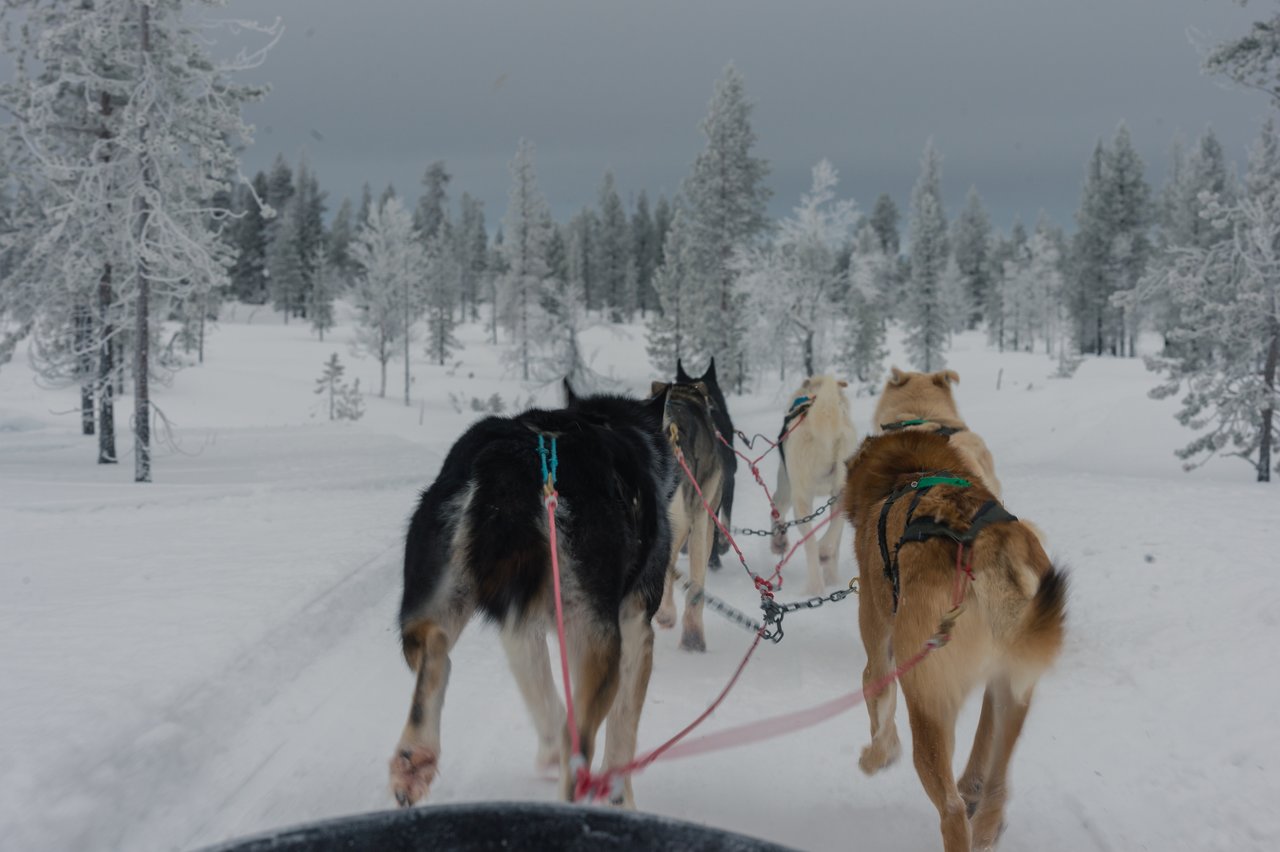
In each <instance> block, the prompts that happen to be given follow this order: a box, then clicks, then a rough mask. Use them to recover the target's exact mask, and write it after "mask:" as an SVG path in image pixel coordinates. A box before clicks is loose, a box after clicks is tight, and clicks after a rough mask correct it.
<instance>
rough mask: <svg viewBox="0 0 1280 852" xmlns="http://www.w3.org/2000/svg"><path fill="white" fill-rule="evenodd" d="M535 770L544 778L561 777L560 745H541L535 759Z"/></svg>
mask: <svg viewBox="0 0 1280 852" xmlns="http://www.w3.org/2000/svg"><path fill="white" fill-rule="evenodd" d="M533 770H534V772H536V773H538V774H539V775H541V776H543V777H551V778H559V777H560V744H559V743H558V742H557V743H539V744H538V756H537V757H536V758H535V759H534V762H533Z"/></svg>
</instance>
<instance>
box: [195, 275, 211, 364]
mask: <svg viewBox="0 0 1280 852" xmlns="http://www.w3.org/2000/svg"><path fill="white" fill-rule="evenodd" d="M208 313H209V295H208V294H207V293H206V294H205V295H203V296H201V297H200V338H199V341H198V343H197V350H196V351H197V357H198V358H199V359H200V363H201V364H203V363H204V321H205V317H206V316H207V315H208Z"/></svg>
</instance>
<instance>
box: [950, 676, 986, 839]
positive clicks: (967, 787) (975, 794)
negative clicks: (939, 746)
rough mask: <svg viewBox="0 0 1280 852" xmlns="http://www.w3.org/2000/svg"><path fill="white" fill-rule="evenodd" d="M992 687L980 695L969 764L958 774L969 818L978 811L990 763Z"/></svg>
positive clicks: (961, 794)
mask: <svg viewBox="0 0 1280 852" xmlns="http://www.w3.org/2000/svg"><path fill="white" fill-rule="evenodd" d="M993 690H994V687H993V686H992V685H991V684H988V685H987V689H986V691H985V692H984V693H983V695H982V715H981V716H979V717H978V731H977V733H975V734H974V736H973V748H972V749H971V750H970V752H969V762H968V763H967V764H965V767H964V772H962V773H961V774H960V781H959V784H958V785H957V786H959V788H960V797H961V798H963V799H964V802H965V806H966V809H967V810H968V812H969V816H971V817H972V816H973V813H974V811H976V810H977V809H978V802H979V801H980V800H981V799H982V787H983V783H984V781H985V780H986V777H987V768H988V766H989V765H990V763H991V732H992V729H993V728H994V726H995V703H994V697H993Z"/></svg>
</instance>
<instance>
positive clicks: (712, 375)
mask: <svg viewBox="0 0 1280 852" xmlns="http://www.w3.org/2000/svg"><path fill="white" fill-rule="evenodd" d="M702 380H703V381H704V382H714V381H715V380H716V359H715V356H714V355H713V356H711V363H710V364H708V365H707V371H706V372H705V373H703V374H702Z"/></svg>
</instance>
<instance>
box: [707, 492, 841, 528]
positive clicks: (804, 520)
mask: <svg viewBox="0 0 1280 852" xmlns="http://www.w3.org/2000/svg"><path fill="white" fill-rule="evenodd" d="M837 499H839V498H838V497H832V498H831V499H830V500H828V501H827V502H826V503H823V504H822V505H821V506H819V507H818V508H816V509H814V510H813V511H812V512H810V513H809V514H807V515H805V516H804V517H803V518H796V519H795V520H793V521H784V522H783V523H780V524H778V526H777V530H778V531H779V532H781V531H783V530H788V529H791V528H792V527H794V526H798V525H800V524H807V523H809V522H810V521H812V520H813V519H815V518H818V517H820V516H821V515H822V513H823V512H825V511H827V510H828V509H830V508H831V507H832V506H834V505H835V502H836V500H837ZM729 530H730V531H731V532H732V533H733V534H734V535H765V536H771V535H773V533H774V531H773V530H753V529H749V528H747V527H729Z"/></svg>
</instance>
